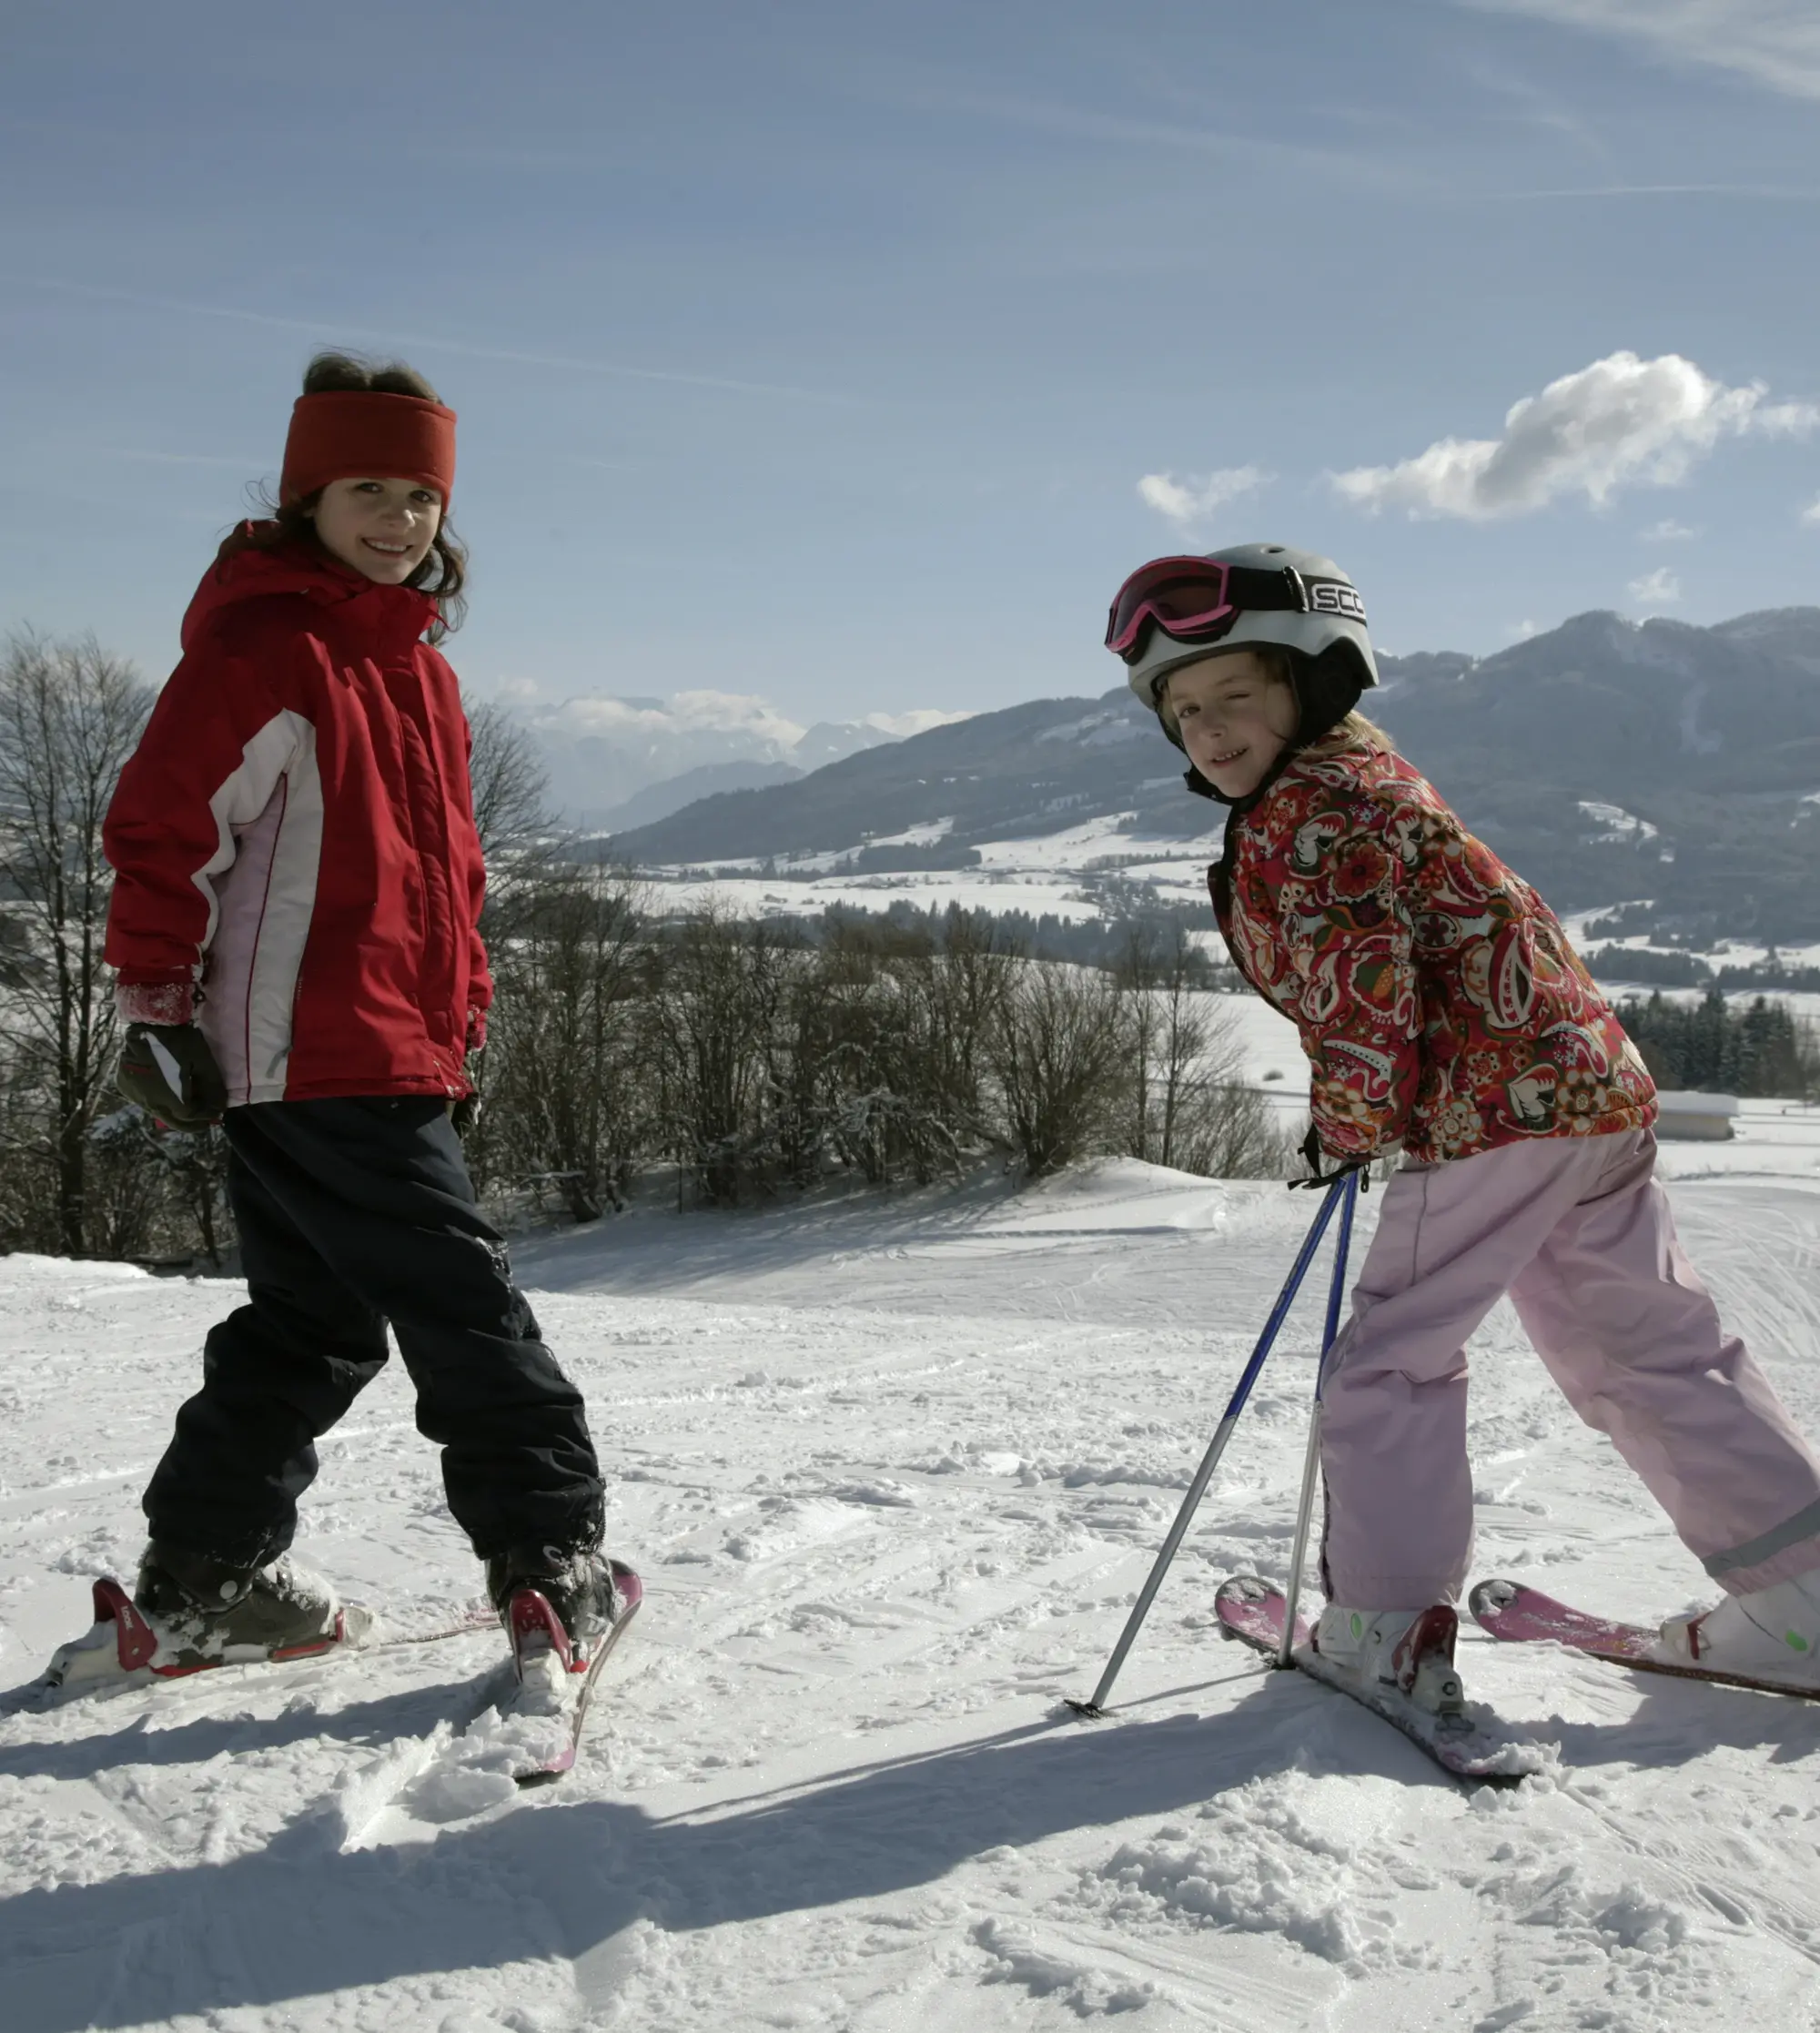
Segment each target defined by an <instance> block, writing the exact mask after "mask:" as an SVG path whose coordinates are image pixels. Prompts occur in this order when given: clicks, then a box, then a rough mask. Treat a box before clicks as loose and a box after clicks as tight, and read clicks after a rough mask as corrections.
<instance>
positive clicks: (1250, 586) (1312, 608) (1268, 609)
mask: <svg viewBox="0 0 1820 2033" xmlns="http://www.w3.org/2000/svg"><path fill="white" fill-rule="evenodd" d="M1172 564H1173V565H1178V566H1180V567H1181V568H1182V571H1181V575H1180V582H1184V583H1187V582H1192V581H1193V579H1194V578H1195V577H1196V574H1195V571H1194V568H1195V567H1197V566H1199V567H1207V566H1219V567H1223V568H1224V574H1223V576H1224V577H1225V579H1226V581H1227V589H1226V598H1225V601H1224V602H1223V603H1222V604H1223V605H1225V606H1226V607H1227V608H1228V609H1229V619H1227V620H1226V621H1225V622H1224V625H1223V626H1222V625H1221V623H1220V621H1219V619H1218V618H1215V619H1213V620H1212V621H1211V622H1207V623H1201V622H1198V625H1197V627H1195V628H1192V629H1188V630H1185V632H1184V633H1183V634H1182V635H1180V636H1177V635H1172V634H1170V633H1169V632H1168V614H1169V612H1170V602H1169V601H1168V582H1169V575H1168V571H1166V570H1165V569H1164V568H1166V567H1168V566H1169V565H1172ZM1152 593H1154V594H1156V595H1158V598H1156V599H1155V600H1152V599H1150V598H1148V597H1147V595H1148V594H1152ZM1121 610H1124V612H1121ZM1176 611H1177V612H1178V613H1179V612H1180V611H1181V603H1180V602H1178V605H1177V609H1176ZM1121 636H1123V637H1125V638H1126V640H1125V641H1124V642H1123V644H1122V646H1121V643H1120V640H1119V638H1120V637H1121ZM1106 640H1107V648H1108V649H1111V650H1114V651H1115V652H1116V653H1117V654H1118V655H1120V656H1122V657H1123V658H1124V659H1125V663H1126V670H1127V676H1128V679H1129V682H1130V685H1131V689H1132V691H1133V692H1135V693H1137V694H1138V697H1139V698H1140V699H1141V700H1142V701H1143V702H1144V703H1145V704H1146V705H1147V706H1148V707H1149V708H1150V710H1151V712H1152V713H1156V712H1157V708H1158V693H1159V691H1160V688H1161V685H1162V681H1163V680H1164V679H1165V678H1166V677H1168V674H1169V673H1170V672H1171V671H1175V670H1179V669H1180V667H1181V666H1182V665H1183V664H1185V663H1198V662H1199V661H1200V660H1201V658H1203V657H1205V656H1213V655H1216V654H1218V652H1220V651H1222V650H1238V649H1243V648H1245V647H1247V645H1249V644H1250V643H1254V642H1269V643H1272V644H1274V645H1275V646H1276V647H1278V648H1279V649H1285V650H1299V651H1300V652H1301V653H1302V655H1304V656H1306V657H1318V656H1320V654H1321V653H1322V652H1323V651H1326V650H1330V649H1333V648H1335V647H1339V648H1340V649H1342V650H1343V651H1345V652H1349V655H1348V657H1347V661H1348V662H1351V663H1352V664H1354V665H1355V666H1356V668H1357V676H1358V681H1359V690H1360V692H1362V691H1364V690H1365V689H1366V688H1367V687H1368V686H1370V685H1375V684H1376V683H1377V682H1378V661H1377V659H1376V657H1374V656H1373V655H1372V653H1371V638H1370V634H1369V633H1368V632H1367V630H1366V624H1365V603H1364V602H1363V601H1362V600H1361V599H1360V597H1359V589H1358V588H1357V587H1356V586H1355V585H1354V584H1353V583H1352V582H1351V580H1350V579H1349V578H1348V577H1347V576H1346V574H1345V573H1344V572H1343V571H1341V570H1340V567H1339V566H1338V565H1337V564H1335V563H1334V561H1333V560H1332V559H1331V558H1323V557H1321V556H1320V554H1319V553H1318V552H1316V551H1292V550H1291V549H1290V548H1289V546H1288V545H1287V544H1282V543H1235V544H1232V545H1230V546H1229V547H1228V548H1227V549H1226V550H1224V551H1209V552H1208V554H1207V555H1206V556H1205V557H1197V558H1188V557H1181V558H1171V559H1163V558H1159V559H1156V560H1154V561H1152V563H1151V564H1148V565H1144V566H1140V567H1139V569H1138V571H1135V572H1133V573H1132V574H1131V576H1130V578H1128V579H1127V581H1126V582H1125V585H1124V586H1123V587H1121V588H1120V589H1119V594H1118V597H1117V599H1116V600H1115V601H1114V602H1113V607H1112V615H1111V619H1110V621H1109V622H1108V624H1107V635H1106ZM1329 668H1331V665H1330V666H1329ZM1159 717H1160V715H1159ZM1164 725H1165V727H1166V728H1167V726H1168V723H1167V722H1165V723H1164Z"/></svg>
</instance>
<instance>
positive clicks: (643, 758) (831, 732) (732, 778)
mask: <svg viewBox="0 0 1820 2033" xmlns="http://www.w3.org/2000/svg"><path fill="white" fill-rule="evenodd" d="M524 717H525V721H526V724H527V725H528V726H529V727H530V729H531V733H532V735H533V737H534V738H535V740H536V742H537V744H538V748H539V751H540V753H541V758H542V761H543V764H544V766H545V768H546V770H547V771H548V772H549V775H550V790H551V803H552V804H553V805H554V806H555V807H556V809H557V810H558V811H560V812H561V814H562V815H563V817H564V818H565V819H567V820H568V821H569V822H570V823H571V824H576V825H581V826H599V827H602V828H615V829H621V830H623V829H624V828H626V827H629V826H638V825H645V824H651V823H652V822H653V821H655V820H659V819H662V818H664V817H666V816H667V815H668V814H670V813H672V812H674V811H676V810H677V809H679V808H680V807H681V806H682V805H684V804H690V803H692V802H693V801H694V800H696V799H698V798H702V797H706V796H710V795H712V794H714V793H716V792H719V791H727V790H735V789H744V788H747V787H749V786H752V785H754V784H777V783H784V782H788V781H791V780H793V779H794V778H795V777H797V776H800V775H802V774H804V773H805V772H807V771H810V770H815V769H820V768H821V767H822V766H823V765H824V764H828V763H833V762H838V761H839V760H840V759H841V758H842V757H843V756H846V755H852V754H856V753H857V752H859V751H860V750H862V749H866V748H873V747H876V746H878V745H879V744H881V743H887V742H895V741H899V740H902V739H903V738H904V737H905V735H907V734H915V733H920V732H921V731H922V730H923V729H925V728H926V727H930V726H934V725H936V724H939V723H943V722H945V721H948V720H951V719H955V718H958V717H960V716H958V715H955V714H950V713H939V712H934V711H926V710H924V711H916V712H912V713H895V714H894V713H871V714H868V715H867V716H866V717H865V718H864V719H863V720H856V721H841V722H835V721H818V722H816V723H815V724H814V725H813V726H810V727H804V726H802V725H801V724H799V723H797V722H795V721H794V720H791V719H789V718H787V717H786V716H785V715H784V714H783V713H779V712H778V711H777V710H776V709H775V708H774V707H773V706H772V705H771V704H769V703H768V702H766V701H765V700H763V699H762V698H758V697H756V696H754V695H753V694H750V693H726V692H679V693H672V695H671V696H670V697H669V698H667V699H658V698H608V697H604V696H601V695H598V694H584V695H578V696H576V697H574V698H570V699H564V700H562V701H561V703H559V704H556V705H546V706H541V707H536V708H533V709H531V711H530V712H529V713H526V714H525V715H524Z"/></svg>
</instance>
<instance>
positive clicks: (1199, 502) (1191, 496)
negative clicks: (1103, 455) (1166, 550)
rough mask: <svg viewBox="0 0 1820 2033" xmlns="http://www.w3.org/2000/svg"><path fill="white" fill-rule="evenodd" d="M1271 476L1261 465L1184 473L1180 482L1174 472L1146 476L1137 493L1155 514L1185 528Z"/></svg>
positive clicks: (1256, 487)
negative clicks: (1211, 471) (1166, 517)
mask: <svg viewBox="0 0 1820 2033" xmlns="http://www.w3.org/2000/svg"><path fill="white" fill-rule="evenodd" d="M1272 477H1273V476H1272V475H1270V474H1269V473H1267V472H1265V470H1263V468H1262V467H1260V466H1223V467H1221V468H1220V470H1218V472H1214V473H1201V474H1199V475H1196V474H1193V473H1185V474H1184V475H1183V476H1182V478H1181V479H1180V480H1178V479H1177V478H1176V476H1175V475H1174V474H1173V473H1146V474H1145V475H1144V477H1143V479H1142V480H1139V481H1138V495H1139V497H1140V498H1141V499H1142V500H1143V501H1144V502H1145V503H1146V504H1147V505H1148V507H1150V508H1153V509H1155V510H1156V511H1157V513H1158V515H1166V516H1168V519H1169V521H1171V522H1174V523H1176V524H1178V526H1179V527H1181V528H1183V529H1186V528H1188V527H1189V526H1190V525H1191V524H1193V523H1196V522H1204V521H1206V520H1207V519H1208V516H1210V515H1211V514H1212V513H1213V512H1214V511H1215V510H1216V509H1219V508H1224V507H1225V505H1226V503H1227V502H1228V501H1237V500H1238V499H1239V496H1240V495H1241V494H1249V493H1252V492H1254V491H1256V490H1257V489H1258V488H1260V487H1262V486H1263V485H1264V484H1265V482H1266V481H1268V480H1270V479H1271V478H1272Z"/></svg>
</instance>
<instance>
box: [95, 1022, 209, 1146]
mask: <svg viewBox="0 0 1820 2033" xmlns="http://www.w3.org/2000/svg"><path fill="white" fill-rule="evenodd" d="M114 1078H115V1084H116V1086H117V1087H119V1089H120V1092H121V1093H122V1094H124V1095H125V1096H126V1098H127V1100H128V1101H136V1102H137V1103H138V1105H139V1106H140V1108H144V1109H145V1110H146V1111H147V1114H148V1115H150V1116H152V1117H153V1118H155V1119H156V1120H157V1121H158V1122H161V1123H163V1124H164V1125H165V1127H166V1128H169V1129H184V1130H190V1129H206V1128H207V1127H208V1125H209V1124H210V1123H211V1122H219V1121H220V1119H221V1117H222V1113H223V1111H224V1110H225V1109H226V1108H227V1082H226V1081H225V1080H223V1079H222V1077H221V1068H220V1067H218V1066H217V1065H216V1063H215V1055H214V1053H213V1052H211V1051H210V1050H209V1049H208V1040H207V1038H206V1037H203V1035H202V1033H201V1032H200V1031H199V1030H197V1027H196V1026H195V1025H194V1024H128V1025H127V1027H126V1044H125V1045H123V1046H122V1047H121V1048H120V1067H119V1070H118V1072H117V1073H116V1075H115V1077H114Z"/></svg>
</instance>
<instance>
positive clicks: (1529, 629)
mask: <svg viewBox="0 0 1820 2033" xmlns="http://www.w3.org/2000/svg"><path fill="white" fill-rule="evenodd" d="M1504 633H1505V634H1506V635H1508V636H1509V637H1510V639H1511V640H1512V642H1528V641H1529V639H1530V637H1531V636H1532V635H1535V634H1539V633H1540V631H1539V630H1538V629H1537V627H1536V624H1535V623H1534V622H1527V621H1525V622H1512V624H1511V625H1510V627H1508V628H1507V629H1505V631H1504Z"/></svg>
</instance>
